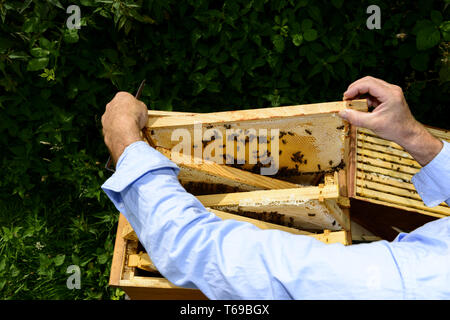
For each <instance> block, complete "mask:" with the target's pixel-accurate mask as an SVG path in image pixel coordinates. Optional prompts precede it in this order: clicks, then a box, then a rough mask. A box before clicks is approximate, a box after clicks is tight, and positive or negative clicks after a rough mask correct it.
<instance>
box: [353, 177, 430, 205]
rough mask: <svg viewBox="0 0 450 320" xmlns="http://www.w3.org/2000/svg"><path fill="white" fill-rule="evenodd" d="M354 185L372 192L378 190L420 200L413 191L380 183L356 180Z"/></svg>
mask: <svg viewBox="0 0 450 320" xmlns="http://www.w3.org/2000/svg"><path fill="white" fill-rule="evenodd" d="M356 185H357V186H359V187H363V188H365V189H372V190H378V191H380V192H386V193H392V194H394V195H397V196H401V197H406V198H412V199H416V200H419V201H421V200H422V198H420V196H419V194H418V193H417V192H416V191H415V190H414V191H413V190H407V189H402V188H397V187H393V186H388V185H385V184H381V183H376V182H372V181H367V180H361V179H357V180H356Z"/></svg>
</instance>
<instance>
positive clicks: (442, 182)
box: [411, 141, 450, 207]
mask: <svg viewBox="0 0 450 320" xmlns="http://www.w3.org/2000/svg"><path fill="white" fill-rule="evenodd" d="M443 143H444V147H443V148H442V150H441V152H439V154H438V155H437V156H436V157H434V158H433V160H431V162H430V163H428V164H427V165H426V166H425V167H423V168H422V169H421V170H420V171H419V172H418V173H416V174H415V175H414V176H413V177H412V180H411V181H412V183H413V184H414V186H415V188H416V190H417V193H418V194H419V195H420V197H421V198H422V200H423V202H424V203H425V205H427V206H428V207H434V206H437V205H439V204H440V203H442V202H444V201H445V202H446V203H447V204H448V205H450V143H448V142H447V141H443Z"/></svg>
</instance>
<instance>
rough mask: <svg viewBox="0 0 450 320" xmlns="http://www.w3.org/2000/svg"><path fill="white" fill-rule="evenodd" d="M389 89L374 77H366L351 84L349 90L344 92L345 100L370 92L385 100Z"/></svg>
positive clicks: (381, 100) (373, 95)
mask: <svg viewBox="0 0 450 320" xmlns="http://www.w3.org/2000/svg"><path fill="white" fill-rule="evenodd" d="M387 89H388V88H387V87H386V86H385V85H384V84H382V83H380V82H378V81H376V80H374V79H366V80H364V81H360V82H358V83H355V84H353V85H350V87H349V88H348V89H347V91H345V92H344V100H350V99H353V98H355V97H358V96H360V95H363V94H366V93H368V94H370V95H371V96H372V97H374V98H376V99H378V100H379V101H380V102H383V101H385V100H386V99H387V97H388V93H387Z"/></svg>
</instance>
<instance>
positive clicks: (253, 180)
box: [157, 147, 298, 190]
mask: <svg viewBox="0 0 450 320" xmlns="http://www.w3.org/2000/svg"><path fill="white" fill-rule="evenodd" d="M157 150H158V151H160V152H161V153H162V154H163V155H165V156H166V157H167V158H169V159H171V160H172V161H174V162H175V163H176V164H177V165H178V166H179V167H180V168H181V170H183V168H188V169H190V170H191V171H189V174H193V175H195V174H197V175H202V176H203V175H204V174H206V175H208V176H210V177H211V181H213V180H218V182H220V183H223V184H227V185H230V186H236V185H238V186H240V187H241V189H246V190H254V189H290V188H297V187H298V185H296V184H295V183H291V182H287V181H283V180H279V179H274V178H271V177H268V176H263V175H259V174H255V173H251V172H248V171H245V170H241V169H238V168H233V167H230V166H227V165H222V164H217V163H214V162H201V161H195V158H194V157H193V156H191V157H187V156H185V155H182V154H178V157H172V154H171V152H170V150H168V149H165V148H161V147H157ZM197 162H201V163H197ZM218 178H220V179H218ZM205 182H206V181H205Z"/></svg>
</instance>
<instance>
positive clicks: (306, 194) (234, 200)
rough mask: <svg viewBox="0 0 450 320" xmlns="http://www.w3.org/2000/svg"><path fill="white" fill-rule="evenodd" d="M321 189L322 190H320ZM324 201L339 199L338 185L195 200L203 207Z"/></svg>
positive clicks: (225, 195)
mask: <svg viewBox="0 0 450 320" xmlns="http://www.w3.org/2000/svg"><path fill="white" fill-rule="evenodd" d="M321 189H322V190H321ZM321 196H322V197H323V198H325V199H337V198H338V197H339V189H338V185H325V186H324V187H323V188H318V187H302V188H294V189H282V190H260V191H249V192H235V193H223V194H212V195H205V196H198V197H197V199H198V200H199V201H200V202H201V203H202V204H203V205H204V206H205V207H213V206H229V205H239V204H240V203H241V202H242V201H246V202H247V201H251V202H266V201H268V200H269V199H270V201H273V202H278V203H281V202H292V201H308V200H318V199H319V197H321Z"/></svg>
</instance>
